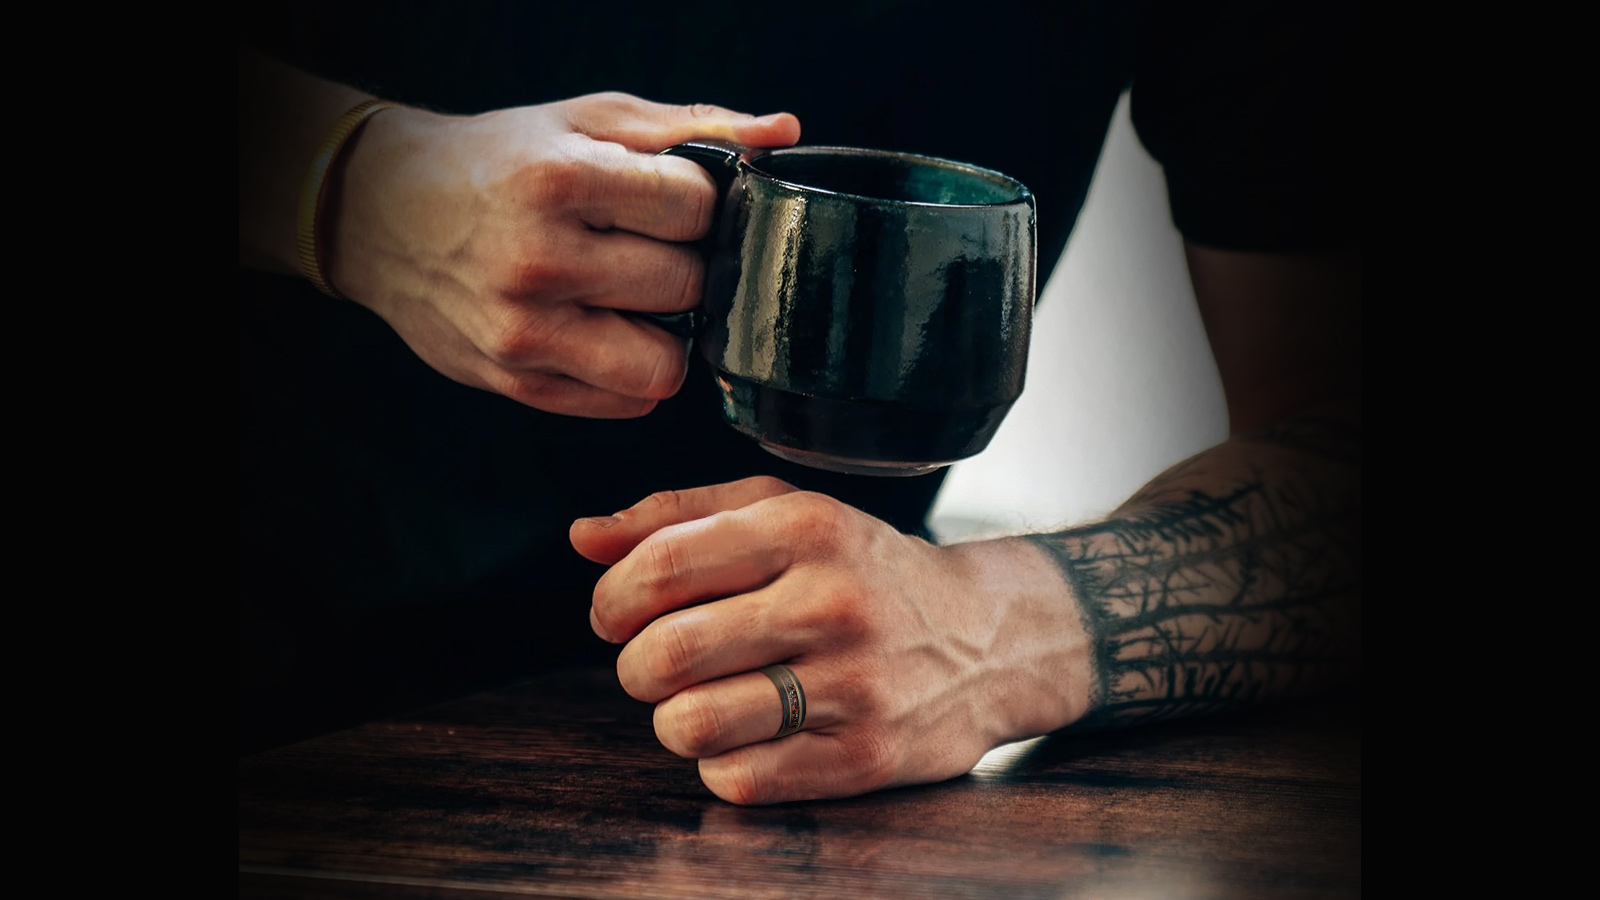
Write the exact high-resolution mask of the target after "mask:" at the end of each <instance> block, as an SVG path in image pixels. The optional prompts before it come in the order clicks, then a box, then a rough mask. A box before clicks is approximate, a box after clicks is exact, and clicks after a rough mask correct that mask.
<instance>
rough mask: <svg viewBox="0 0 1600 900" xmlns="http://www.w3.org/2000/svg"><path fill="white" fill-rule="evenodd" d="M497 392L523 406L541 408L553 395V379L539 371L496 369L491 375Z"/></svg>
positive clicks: (492, 385)
mask: <svg viewBox="0 0 1600 900" xmlns="http://www.w3.org/2000/svg"><path fill="white" fill-rule="evenodd" d="M492 381H493V382H494V383H492V384H491V385H490V387H492V388H493V389H494V390H495V391H496V392H497V393H500V394H504V395H505V396H507V397H510V398H511V399H513V400H515V401H517V402H518V403H521V404H523V405H525V406H533V407H538V408H542V407H543V405H544V404H546V403H549V402H550V401H551V399H552V398H553V397H554V395H555V392H556V391H555V379H553V378H551V377H550V376H548V375H545V374H543V373H540V372H508V371H506V370H504V369H498V370H496V371H495V374H494V375H493V376H492Z"/></svg>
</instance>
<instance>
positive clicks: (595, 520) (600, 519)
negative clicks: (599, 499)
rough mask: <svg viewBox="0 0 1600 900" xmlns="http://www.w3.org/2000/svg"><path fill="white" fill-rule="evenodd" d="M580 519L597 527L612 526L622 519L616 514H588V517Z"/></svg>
mask: <svg viewBox="0 0 1600 900" xmlns="http://www.w3.org/2000/svg"><path fill="white" fill-rule="evenodd" d="M578 521H579V522H583V523H584V524H586V525H593V526H594V527H596V528H610V527H611V526H613V525H615V524H617V523H618V522H620V521H621V519H618V518H617V517H616V516H588V517H586V518H582V519H579V520H578Z"/></svg>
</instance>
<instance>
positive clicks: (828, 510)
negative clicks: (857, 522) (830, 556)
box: [785, 491, 846, 550]
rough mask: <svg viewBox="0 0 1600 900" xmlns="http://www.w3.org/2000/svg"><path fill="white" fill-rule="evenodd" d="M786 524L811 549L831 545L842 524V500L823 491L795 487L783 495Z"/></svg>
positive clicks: (837, 535) (844, 513)
mask: <svg viewBox="0 0 1600 900" xmlns="http://www.w3.org/2000/svg"><path fill="white" fill-rule="evenodd" d="M785 505H786V507H787V510H788V514H789V517H790V527H791V528H792V529H793V533H794V535H795V537H796V539H797V540H798V541H799V542H800V543H801V544H802V545H803V546H806V547H810V548H811V549H813V550H817V549H823V548H828V547H832V546H833V545H834V544H835V543H836V542H837V541H838V539H839V535H840V532H841V530H842V528H843V526H844V524H845V517H846V511H845V506H844V504H843V503H840V502H839V501H837V500H835V499H833V498H832V497H829V496H827V495H825V494H818V493H814V492H812V491H797V492H795V493H793V494H790V495H789V496H788V497H787V498H786V504H785Z"/></svg>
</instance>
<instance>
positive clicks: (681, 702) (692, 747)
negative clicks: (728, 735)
mask: <svg viewBox="0 0 1600 900" xmlns="http://www.w3.org/2000/svg"><path fill="white" fill-rule="evenodd" d="M655 724H656V737H657V738H658V739H660V741H661V743H662V745H663V746H665V747H666V748H667V749H668V750H671V751H672V752H673V753H676V754H678V755H679V756H682V757H684V758H686V759H692V758H696V757H700V756H704V755H706V751H707V750H709V749H711V748H713V747H715V746H716V745H717V741H718V739H719V738H720V737H721V735H722V717H721V715H720V714H718V712H717V708H716V706H715V705H713V704H712V703H710V702H708V701H707V700H706V699H705V697H704V696H703V695H701V694H700V693H698V692H685V693H681V694H678V695H676V696H674V697H672V698H671V699H669V700H667V701H665V702H663V703H662V704H661V705H660V706H657V707H656V723H655Z"/></svg>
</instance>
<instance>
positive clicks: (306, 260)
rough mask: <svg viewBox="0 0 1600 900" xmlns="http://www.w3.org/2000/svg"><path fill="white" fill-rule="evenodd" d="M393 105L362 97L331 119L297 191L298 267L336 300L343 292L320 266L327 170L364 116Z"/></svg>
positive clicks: (326, 194) (321, 289)
mask: <svg viewBox="0 0 1600 900" xmlns="http://www.w3.org/2000/svg"><path fill="white" fill-rule="evenodd" d="M396 105H398V104H394V103H390V102H388V101H385V100H364V101H362V102H361V103H358V104H356V105H355V106H353V107H351V108H350V111H349V112H347V113H345V114H344V115H342V116H340V117H339V121H338V122H336V123H334V126H333V130H332V131H330V132H328V137H327V139H326V140H324V141H323V142H322V146H321V147H319V148H317V155H316V157H315V158H314V159H312V160H311V169H310V171H308V172H306V182H305V186H304V187H303V188H301V191H300V214H299V216H298V217H297V218H296V221H295V241H296V243H297V244H298V245H299V248H300V270H301V271H302V272H304V273H305V276H306V278H307V279H308V280H309V281H310V282H311V283H312V284H314V285H316V286H317V290H320V291H322V292H323V293H324V294H327V295H328V296H329V297H333V298H335V299H338V300H343V299H344V295H342V294H340V293H339V292H338V291H337V290H335V289H334V287H333V284H332V283H330V282H329V281H328V277H327V275H326V274H325V273H324V272H323V270H322V234H321V224H322V209H323V207H324V206H326V205H327V202H328V172H329V171H331V170H332V169H333V164H334V162H335V161H336V160H337V159H338V158H339V152H340V151H341V150H343V149H344V145H345V144H346V143H348V142H349V140H350V137H351V136H352V135H354V134H355V133H356V130H357V129H359V128H360V127H361V126H362V124H363V123H365V122H366V121H367V119H369V118H371V117H372V116H373V114H375V113H378V112H381V111H383V110H385V109H388V108H390V107H392V106H396Z"/></svg>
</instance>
